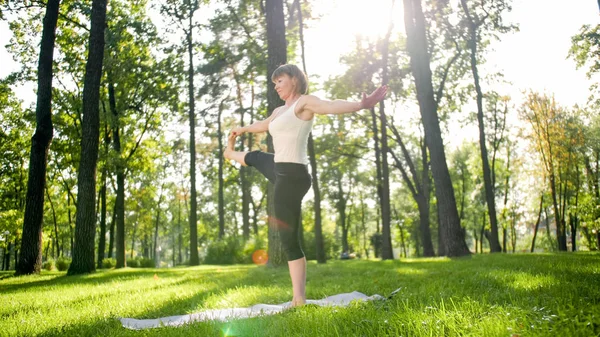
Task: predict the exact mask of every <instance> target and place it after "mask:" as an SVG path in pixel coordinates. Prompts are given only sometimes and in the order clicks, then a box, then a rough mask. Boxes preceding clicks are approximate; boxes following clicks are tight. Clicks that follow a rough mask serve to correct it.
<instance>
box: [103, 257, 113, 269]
mask: <svg viewBox="0 0 600 337" xmlns="http://www.w3.org/2000/svg"><path fill="white" fill-rule="evenodd" d="M116 265H117V260H116V259H115V258H108V257H106V258H104V259H103V260H102V268H103V269H111V268H114V267H115V266H116Z"/></svg>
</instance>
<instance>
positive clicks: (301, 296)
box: [288, 257, 306, 307]
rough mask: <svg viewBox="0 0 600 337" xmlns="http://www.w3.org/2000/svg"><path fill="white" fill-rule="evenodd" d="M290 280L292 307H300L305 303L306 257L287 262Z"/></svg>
mask: <svg viewBox="0 0 600 337" xmlns="http://www.w3.org/2000/svg"><path fill="white" fill-rule="evenodd" d="M288 267H289V268H290V278H291V279H292V290H293V293H294V297H293V298H292V306H293V307H296V306H302V305H304V304H305V303H306V257H301V258H299V259H297V260H293V261H288Z"/></svg>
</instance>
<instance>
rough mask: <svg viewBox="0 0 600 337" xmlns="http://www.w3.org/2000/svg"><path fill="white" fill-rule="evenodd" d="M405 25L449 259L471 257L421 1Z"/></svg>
mask: <svg viewBox="0 0 600 337" xmlns="http://www.w3.org/2000/svg"><path fill="white" fill-rule="evenodd" d="M403 2H404V15H405V18H404V22H405V26H406V33H407V49H408V53H409V55H410V65H411V70H412V74H413V76H414V78H415V84H416V90H417V100H418V102H419V108H420V112H421V117H422V122H423V127H424V131H425V140H426V142H427V147H428V149H429V154H430V158H431V171H432V174H433V180H434V185H435V193H436V197H437V205H438V213H439V223H440V226H441V230H442V233H443V240H444V243H445V248H446V251H445V252H446V255H448V256H462V255H468V254H469V253H470V252H469V249H468V248H467V245H466V243H465V239H464V232H463V230H462V228H461V226H460V219H459V217H458V211H457V209H456V199H455V196H454V190H453V187H452V182H451V180H450V173H449V171H448V165H447V163H446V155H445V153H444V143H443V140H442V134H441V129H440V125H439V119H438V115H437V108H438V104H437V102H436V100H435V97H434V92H433V84H432V74H431V69H430V56H429V52H428V50H427V48H428V43H427V41H428V40H427V34H426V29H425V19H424V15H423V10H422V7H421V0H403Z"/></svg>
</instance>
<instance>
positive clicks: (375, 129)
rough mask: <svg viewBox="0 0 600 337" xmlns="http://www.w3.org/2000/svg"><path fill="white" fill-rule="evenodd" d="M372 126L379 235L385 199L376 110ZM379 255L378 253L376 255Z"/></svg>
mask: <svg viewBox="0 0 600 337" xmlns="http://www.w3.org/2000/svg"><path fill="white" fill-rule="evenodd" d="M370 111H371V121H372V123H371V125H372V130H373V142H374V149H375V173H376V175H375V178H376V179H377V182H376V187H377V199H378V200H377V201H378V203H377V204H378V205H380V207H379V208H377V214H378V218H377V233H379V214H380V210H381V200H382V199H383V185H382V184H383V183H382V182H383V178H382V176H381V150H380V148H379V143H380V142H379V126H378V124H377V114H376V113H375V108H374V107H373V108H371V110H370ZM376 254H378V253H376Z"/></svg>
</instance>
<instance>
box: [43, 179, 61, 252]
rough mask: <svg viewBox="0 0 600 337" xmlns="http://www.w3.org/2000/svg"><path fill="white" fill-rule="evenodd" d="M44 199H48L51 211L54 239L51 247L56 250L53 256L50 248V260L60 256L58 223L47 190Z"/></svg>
mask: <svg viewBox="0 0 600 337" xmlns="http://www.w3.org/2000/svg"><path fill="white" fill-rule="evenodd" d="M46 197H47V198H48V202H49V203H50V209H51V210H52V222H53V223H54V238H52V239H53V246H54V247H55V248H56V255H54V248H52V258H55V259H56V258H57V257H58V256H59V255H60V249H59V247H58V222H57V221H56V211H55V209H54V203H53V202H52V198H50V193H48V189H47V188H46Z"/></svg>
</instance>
